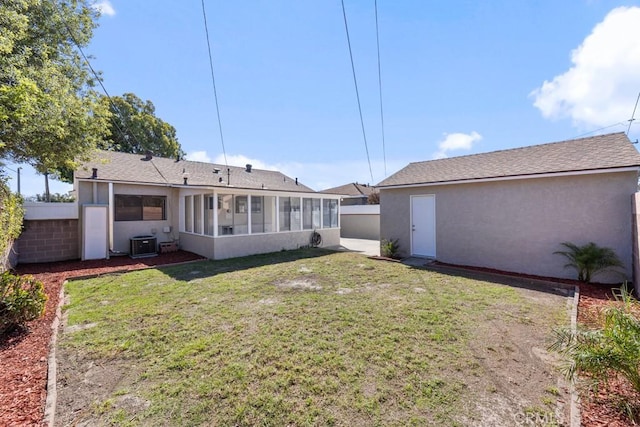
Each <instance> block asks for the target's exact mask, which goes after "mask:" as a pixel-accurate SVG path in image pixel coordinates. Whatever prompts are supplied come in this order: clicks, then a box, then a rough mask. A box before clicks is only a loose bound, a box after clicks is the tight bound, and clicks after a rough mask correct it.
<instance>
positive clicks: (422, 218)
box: [411, 194, 436, 258]
mask: <svg viewBox="0 0 640 427" xmlns="http://www.w3.org/2000/svg"><path fill="white" fill-rule="evenodd" d="M411 255H415V256H422V257H429V258H435V257H436V196H435V195H433V194H431V195H428V196H411Z"/></svg>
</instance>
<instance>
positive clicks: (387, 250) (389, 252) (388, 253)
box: [380, 239, 400, 258]
mask: <svg viewBox="0 0 640 427" xmlns="http://www.w3.org/2000/svg"><path fill="white" fill-rule="evenodd" d="M399 249H400V247H399V245H398V239H392V240H387V239H382V240H381V241H380V255H382V256H383V257H387V258H397V257H398V250H399Z"/></svg>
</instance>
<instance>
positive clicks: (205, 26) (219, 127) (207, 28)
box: [202, 0, 229, 169]
mask: <svg viewBox="0 0 640 427" xmlns="http://www.w3.org/2000/svg"><path fill="white" fill-rule="evenodd" d="M202 17H203V18H204V31H205V33H206V35H207V50H208V52H209V68H210V69H211V82H212V83H213V97H214V99H215V102H216V115H217V116H218V129H219V130H220V142H221V143H222V154H223V155H224V164H225V166H226V167H227V169H229V163H227V151H226V150H225V148H224V137H223V136H222V120H220V107H219V106H218V91H217V90H216V77H215V74H214V72H213V56H212V55H211V43H210V42H209V27H208V25H207V12H206V10H205V7H204V0H202Z"/></svg>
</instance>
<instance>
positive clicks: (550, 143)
mask: <svg viewBox="0 0 640 427" xmlns="http://www.w3.org/2000/svg"><path fill="white" fill-rule="evenodd" d="M619 134H622V135H626V134H625V133H624V132H613V133H605V134H601V135H592V136H587V137H584V138H573V139H564V140H561V141H553V142H544V143H542V144H534V145H526V146H524V147H513V148H503V149H502V150H493V151H484V152H482V153H473V154H463V155H461V156H453V157H444V158H442V159H431V160H421V161H418V162H410V163H409V164H420V163H429V162H435V161H442V160H448V159H461V158H464V157H473V156H481V155H484V154H495V153H502V152H505V151H522V150H526V149H531V148H535V147H544V146H548V145H555V144H566V143H569V142H576V141H583V140H587V139H594V138H602V137H611V136H614V135H619ZM627 139H628V138H627Z"/></svg>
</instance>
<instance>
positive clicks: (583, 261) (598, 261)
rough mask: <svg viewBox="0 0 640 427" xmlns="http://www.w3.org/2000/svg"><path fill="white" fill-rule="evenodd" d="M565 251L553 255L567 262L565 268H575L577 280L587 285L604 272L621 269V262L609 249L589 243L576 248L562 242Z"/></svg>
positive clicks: (571, 244)
mask: <svg viewBox="0 0 640 427" xmlns="http://www.w3.org/2000/svg"><path fill="white" fill-rule="evenodd" d="M561 244H562V246H564V247H565V248H567V250H566V251H556V252H554V254H558V255H562V256H564V257H565V258H567V260H568V262H567V263H566V264H565V265H564V267H565V268H575V269H576V271H577V272H578V280H580V281H581V282H585V283H589V282H591V278H592V277H593V276H595V275H596V274H598V273H601V272H602V271H604V270H607V269H610V268H613V267H622V266H623V264H622V261H620V258H618V256H617V255H616V253H615V252H614V251H613V249H611V248H604V247H600V246H598V245H596V244H595V243H593V242H589V243H587V244H586V245H583V246H578V245H575V244H573V243H571V242H563V243H561Z"/></svg>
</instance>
